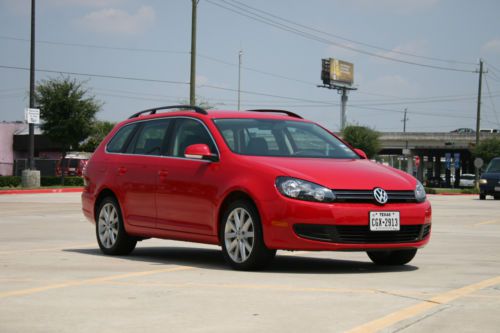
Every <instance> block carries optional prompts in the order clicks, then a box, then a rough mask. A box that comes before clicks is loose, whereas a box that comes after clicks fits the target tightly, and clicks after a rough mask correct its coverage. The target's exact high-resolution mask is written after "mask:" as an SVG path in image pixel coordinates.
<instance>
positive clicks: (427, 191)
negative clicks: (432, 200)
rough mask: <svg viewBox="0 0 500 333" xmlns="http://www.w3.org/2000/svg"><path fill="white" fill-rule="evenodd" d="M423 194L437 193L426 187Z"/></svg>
mask: <svg viewBox="0 0 500 333" xmlns="http://www.w3.org/2000/svg"><path fill="white" fill-rule="evenodd" d="M425 193H427V194H436V193H437V191H436V190H435V189H433V188H431V187H426V188H425Z"/></svg>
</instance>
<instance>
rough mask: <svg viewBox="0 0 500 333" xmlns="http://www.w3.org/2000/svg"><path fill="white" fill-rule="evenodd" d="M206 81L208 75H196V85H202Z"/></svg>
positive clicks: (206, 82)
mask: <svg viewBox="0 0 500 333" xmlns="http://www.w3.org/2000/svg"><path fill="white" fill-rule="evenodd" d="M208 83H209V81H208V77H206V76H203V75H196V86H203V85H205V84H208Z"/></svg>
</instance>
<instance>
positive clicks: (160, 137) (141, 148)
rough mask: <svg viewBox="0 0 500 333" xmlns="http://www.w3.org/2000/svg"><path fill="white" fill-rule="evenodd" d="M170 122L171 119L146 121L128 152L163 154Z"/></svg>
mask: <svg viewBox="0 0 500 333" xmlns="http://www.w3.org/2000/svg"><path fill="white" fill-rule="evenodd" d="M169 123H170V120H169V119H160V120H152V121H147V122H145V123H144V124H143V126H142V128H141V129H140V131H139V132H138V133H137V134H136V136H135V138H134V140H133V141H132V143H131V145H130V147H129V148H128V149H127V152H128V153H131V154H137V155H161V152H162V148H163V142H164V138H165V135H166V134H167V131H168V125H169Z"/></svg>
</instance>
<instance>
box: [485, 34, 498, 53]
mask: <svg viewBox="0 0 500 333" xmlns="http://www.w3.org/2000/svg"><path fill="white" fill-rule="evenodd" d="M481 52H482V53H487V54H500V38H495V39H492V40H490V41H488V42H486V43H485V44H484V45H483V46H482V47H481Z"/></svg>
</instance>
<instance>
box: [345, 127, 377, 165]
mask: <svg viewBox="0 0 500 333" xmlns="http://www.w3.org/2000/svg"><path fill="white" fill-rule="evenodd" d="M342 138H343V139H344V140H345V141H347V142H349V144H350V145H351V146H353V147H354V148H359V149H361V150H363V151H364V152H365V153H366V155H367V156H368V158H370V159H371V158H373V157H374V156H375V155H376V154H377V153H378V152H379V150H380V141H379V133H378V132H377V131H375V130H372V129H371V128H368V127H363V126H354V125H349V126H346V127H345V128H344V130H343V131H342Z"/></svg>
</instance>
